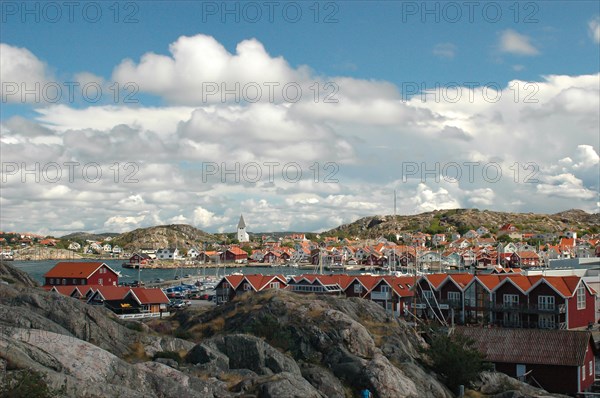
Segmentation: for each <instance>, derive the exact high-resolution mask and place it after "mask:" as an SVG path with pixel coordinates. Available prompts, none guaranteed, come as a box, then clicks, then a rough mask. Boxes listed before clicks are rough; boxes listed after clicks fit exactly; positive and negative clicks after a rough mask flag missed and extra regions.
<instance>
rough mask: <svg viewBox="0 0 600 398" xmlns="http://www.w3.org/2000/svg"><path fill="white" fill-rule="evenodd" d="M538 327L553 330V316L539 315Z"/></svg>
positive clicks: (554, 326) (554, 325)
mask: <svg viewBox="0 0 600 398" xmlns="http://www.w3.org/2000/svg"><path fill="white" fill-rule="evenodd" d="M538 327H539V328H540V329H555V328H556V324H555V323H554V315H540V316H539V318H538Z"/></svg>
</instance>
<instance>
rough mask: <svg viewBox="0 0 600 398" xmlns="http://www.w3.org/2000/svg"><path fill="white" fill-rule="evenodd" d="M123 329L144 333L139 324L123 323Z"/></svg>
mask: <svg viewBox="0 0 600 398" xmlns="http://www.w3.org/2000/svg"><path fill="white" fill-rule="evenodd" d="M125 327H126V328H127V329H131V330H135V331H138V332H142V331H144V327H143V326H142V324H141V323H139V322H127V323H125Z"/></svg>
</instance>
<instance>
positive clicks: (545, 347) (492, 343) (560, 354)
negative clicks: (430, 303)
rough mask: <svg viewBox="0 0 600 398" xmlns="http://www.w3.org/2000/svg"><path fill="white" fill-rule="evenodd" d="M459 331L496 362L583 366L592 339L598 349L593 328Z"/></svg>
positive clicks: (461, 328)
mask: <svg viewBox="0 0 600 398" xmlns="http://www.w3.org/2000/svg"><path fill="white" fill-rule="evenodd" d="M455 332H456V333H459V334H461V335H463V336H466V337H468V338H471V339H473V340H474V341H475V344H474V346H475V348H477V350H478V351H480V352H481V353H482V354H484V355H485V356H486V359H487V360H488V361H492V362H504V363H523V364H544V365H559V366H582V365H584V360H585V353H586V351H587V349H588V346H589V344H590V341H591V342H592V349H594V344H593V339H592V333H591V332H589V331H572V330H543V329H506V328H491V329H490V328H474V327H457V328H456V329H455Z"/></svg>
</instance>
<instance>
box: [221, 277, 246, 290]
mask: <svg viewBox="0 0 600 398" xmlns="http://www.w3.org/2000/svg"><path fill="white" fill-rule="evenodd" d="M223 279H225V280H226V281H227V282H228V283H229V284H230V285H231V287H232V288H233V289H237V287H238V286H239V285H240V283H241V282H242V280H243V279H244V275H227V276H226V277H224V278H223ZM223 279H221V282H222V281H223ZM221 282H219V283H221Z"/></svg>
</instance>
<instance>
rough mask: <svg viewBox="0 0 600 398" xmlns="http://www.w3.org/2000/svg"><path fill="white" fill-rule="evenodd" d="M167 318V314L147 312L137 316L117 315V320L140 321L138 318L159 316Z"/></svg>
mask: <svg viewBox="0 0 600 398" xmlns="http://www.w3.org/2000/svg"><path fill="white" fill-rule="evenodd" d="M161 315H162V316H169V315H171V314H170V313H169V312H162V313H160V312H147V313H139V314H121V315H117V317H118V318H119V319H140V318H160V316H161Z"/></svg>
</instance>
